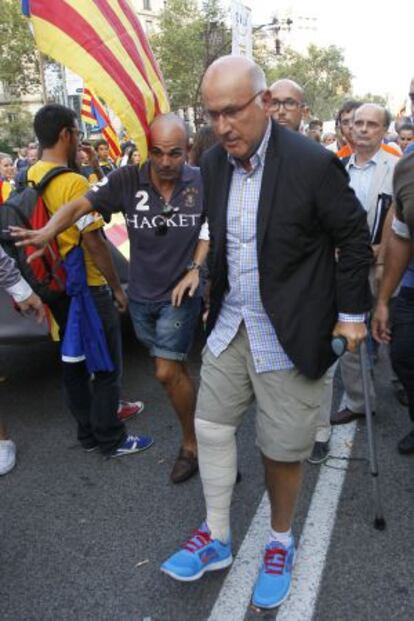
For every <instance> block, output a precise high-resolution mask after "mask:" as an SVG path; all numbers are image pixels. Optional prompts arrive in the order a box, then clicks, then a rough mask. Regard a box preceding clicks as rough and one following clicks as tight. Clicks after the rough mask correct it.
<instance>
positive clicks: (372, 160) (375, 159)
mask: <svg viewBox="0 0 414 621" xmlns="http://www.w3.org/2000/svg"><path fill="white" fill-rule="evenodd" d="M380 151H381V147H380V148H379V149H378V151H377V152H376V153H375V154H374V155H373V156H372V157H371V158H370V159H369V160H368V161H367V162H365V163H364V164H363V165H362V166H359V165H358V164H357V163H356V162H355V153H352V155H351V157H350V158H349V168H351V167H354V168H359V169H360V170H363V169H364V168H368V167H369V166H372V164H374V165H376V164H378V159H379V154H380Z"/></svg>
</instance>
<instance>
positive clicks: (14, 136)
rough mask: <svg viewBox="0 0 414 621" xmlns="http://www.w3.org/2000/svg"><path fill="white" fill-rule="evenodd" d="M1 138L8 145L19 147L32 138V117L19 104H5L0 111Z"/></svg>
mask: <svg viewBox="0 0 414 621" xmlns="http://www.w3.org/2000/svg"><path fill="white" fill-rule="evenodd" d="M0 127H1V139H2V141H3V142H4V143H6V144H7V145H9V146H10V147H20V146H22V145H24V144H27V143H28V142H30V141H31V140H33V117H32V115H31V114H30V112H27V110H25V109H24V108H23V107H22V106H21V105H19V104H13V105H8V106H5V107H4V108H3V109H2V110H1V111H0Z"/></svg>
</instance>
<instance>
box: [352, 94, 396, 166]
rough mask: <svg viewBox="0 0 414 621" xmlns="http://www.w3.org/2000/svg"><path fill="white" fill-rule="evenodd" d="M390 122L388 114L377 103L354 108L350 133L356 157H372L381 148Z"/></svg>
mask: <svg viewBox="0 0 414 621" xmlns="http://www.w3.org/2000/svg"><path fill="white" fill-rule="evenodd" d="M389 124H390V114H389V112H388V110H386V109H385V108H384V107H383V106H379V105H378V104H373V103H366V104H362V106H360V107H359V108H357V110H355V115H354V120H353V125H352V134H353V142H354V145H355V153H356V155H357V157H358V156H359V155H363V156H364V157H365V158H366V157H372V156H373V155H375V153H376V152H377V151H378V150H379V149H380V148H381V143H382V141H383V139H384V136H385V133H386V131H387V129H388V126H389Z"/></svg>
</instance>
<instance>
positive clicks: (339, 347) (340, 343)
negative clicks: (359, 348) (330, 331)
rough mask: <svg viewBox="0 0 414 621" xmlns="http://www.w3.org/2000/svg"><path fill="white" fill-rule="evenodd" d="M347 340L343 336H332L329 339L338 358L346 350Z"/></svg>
mask: <svg viewBox="0 0 414 621" xmlns="http://www.w3.org/2000/svg"><path fill="white" fill-rule="evenodd" d="M347 345H348V341H347V340H346V338H345V337H344V336H334V337H333V339H332V341H331V347H332V351H333V353H334V354H335V355H336V356H338V358H340V357H341V356H343V355H344V353H345V352H346V347H347Z"/></svg>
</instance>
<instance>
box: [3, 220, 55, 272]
mask: <svg viewBox="0 0 414 621" xmlns="http://www.w3.org/2000/svg"><path fill="white" fill-rule="evenodd" d="M9 229H10V233H11V236H12V237H14V238H15V239H17V240H18V241H16V246H35V248H37V249H38V250H35V251H34V252H33V253H32V254H31V255H30V256H29V257H28V259H27V262H28V263H30V262H31V261H33V259H36V258H37V257H40V256H41V255H42V254H43V253H44V251H45V248H46V246H47V244H48V242H49V240H50V236H49V235H47V234H46V233H44V231H43V229H37V230H32V229H25V228H23V227H21V226H10V227H9Z"/></svg>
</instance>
